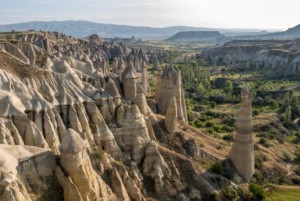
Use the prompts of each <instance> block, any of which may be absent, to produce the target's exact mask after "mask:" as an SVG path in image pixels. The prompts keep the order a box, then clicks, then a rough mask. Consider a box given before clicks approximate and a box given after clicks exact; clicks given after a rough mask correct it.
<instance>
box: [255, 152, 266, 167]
mask: <svg viewBox="0 0 300 201" xmlns="http://www.w3.org/2000/svg"><path fill="white" fill-rule="evenodd" d="M266 160H267V157H266V155H264V154H258V155H256V156H255V157H254V162H255V163H254V164H255V167H256V168H261V165H262V163H263V162H264V161H266Z"/></svg>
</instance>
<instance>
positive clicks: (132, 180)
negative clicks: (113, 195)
mask: <svg viewBox="0 0 300 201" xmlns="http://www.w3.org/2000/svg"><path fill="white" fill-rule="evenodd" d="M115 166H116V169H117V170H118V173H119V174H120V177H121V178H122V181H123V184H124V186H125V188H126V190H127V193H128V195H129V197H130V199H132V200H141V201H145V198H144V196H143V194H142V192H141V189H142V181H141V180H142V177H141V176H140V174H138V173H137V172H139V170H138V169H137V168H134V166H131V168H132V169H131V170H132V171H131V173H130V176H129V173H128V171H127V170H126V168H125V167H124V166H123V165H118V164H115Z"/></svg>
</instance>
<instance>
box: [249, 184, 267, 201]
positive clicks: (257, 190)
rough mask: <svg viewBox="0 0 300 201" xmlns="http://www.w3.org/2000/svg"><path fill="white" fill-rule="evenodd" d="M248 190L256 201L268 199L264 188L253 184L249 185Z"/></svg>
mask: <svg viewBox="0 0 300 201" xmlns="http://www.w3.org/2000/svg"><path fill="white" fill-rule="evenodd" d="M248 189H249V191H250V192H251V194H252V195H253V198H254V199H255V200H258V201H260V200H264V199H265V198H266V192H265V190H264V188H263V187H262V186H260V185H257V184H254V183H251V184H249V187H248Z"/></svg>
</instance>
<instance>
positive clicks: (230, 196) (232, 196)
mask: <svg viewBox="0 0 300 201" xmlns="http://www.w3.org/2000/svg"><path fill="white" fill-rule="evenodd" d="M222 194H223V196H224V197H225V198H226V200H237V198H238V192H237V190H236V189H233V188H232V187H226V188H225V189H224V190H222Z"/></svg>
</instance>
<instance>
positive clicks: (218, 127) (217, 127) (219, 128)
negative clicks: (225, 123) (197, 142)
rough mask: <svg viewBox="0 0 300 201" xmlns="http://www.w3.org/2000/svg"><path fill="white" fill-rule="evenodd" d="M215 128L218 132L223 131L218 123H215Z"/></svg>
mask: <svg viewBox="0 0 300 201" xmlns="http://www.w3.org/2000/svg"><path fill="white" fill-rule="evenodd" d="M213 129H214V130H215V131H216V132H217V133H221V132H222V129H221V127H220V126H218V125H213Z"/></svg>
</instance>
